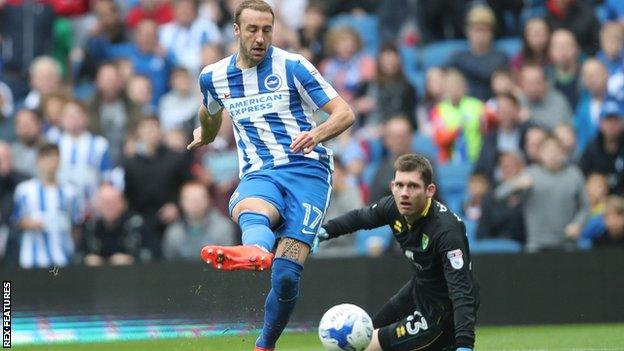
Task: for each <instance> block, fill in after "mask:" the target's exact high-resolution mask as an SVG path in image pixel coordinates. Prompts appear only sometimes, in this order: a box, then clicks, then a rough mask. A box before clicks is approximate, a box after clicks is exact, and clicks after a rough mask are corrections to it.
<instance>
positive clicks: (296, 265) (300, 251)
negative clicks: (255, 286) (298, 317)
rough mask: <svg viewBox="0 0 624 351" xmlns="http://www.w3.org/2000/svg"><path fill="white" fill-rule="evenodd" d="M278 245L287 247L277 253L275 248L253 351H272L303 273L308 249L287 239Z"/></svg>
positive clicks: (289, 313) (293, 301) (297, 293)
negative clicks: (262, 312) (260, 323)
mask: <svg viewBox="0 0 624 351" xmlns="http://www.w3.org/2000/svg"><path fill="white" fill-rule="evenodd" d="M280 246H282V247H284V246H285V247H286V248H283V249H282V250H280V248H279V247H278V250H277V252H278V256H279V257H277V258H275V260H274V261H273V269H272V274H271V291H270V292H269V295H268V296H267V299H266V302H265V305H264V325H263V326H262V333H261V334H260V337H259V338H258V340H257V341H256V348H255V351H265V350H269V351H270V350H273V349H274V348H275V343H276V342H277V339H278V338H279V337H280V335H281V334H282V332H283V331H284V328H285V327H286V324H288V320H289V319H290V315H291V314H292V312H293V310H294V308H295V304H296V303H297V298H298V297H299V278H300V277H301V271H303V265H302V264H301V263H300V262H303V261H304V260H305V257H306V256H307V250H308V247H307V246H306V244H304V243H302V242H300V241H297V240H294V239H290V238H286V239H284V240H282V242H281V243H280Z"/></svg>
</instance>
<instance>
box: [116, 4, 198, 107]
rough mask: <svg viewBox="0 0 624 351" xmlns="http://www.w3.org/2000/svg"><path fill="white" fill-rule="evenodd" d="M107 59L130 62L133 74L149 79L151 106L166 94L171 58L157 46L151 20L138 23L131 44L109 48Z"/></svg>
mask: <svg viewBox="0 0 624 351" xmlns="http://www.w3.org/2000/svg"><path fill="white" fill-rule="evenodd" d="M144 1H145V0H144ZM198 56H199V53H198ZM107 57H109V58H112V59H119V58H121V59H128V60H130V62H131V63H132V68H133V70H134V73H136V74H142V75H145V76H146V77H148V78H149V79H150V81H151V82H152V87H153V96H152V105H154V106H156V104H157V102H158V100H159V99H160V97H161V96H162V95H163V94H165V93H166V92H167V83H168V82H169V71H170V69H171V57H170V56H168V55H167V53H166V52H165V51H164V50H163V49H162V48H161V47H159V46H158V24H157V23H156V22H154V21H152V20H142V21H141V22H139V24H138V25H137V26H136V29H135V30H134V37H133V42H132V43H128V44H118V45H113V46H111V47H110V48H109V50H108V51H107Z"/></svg>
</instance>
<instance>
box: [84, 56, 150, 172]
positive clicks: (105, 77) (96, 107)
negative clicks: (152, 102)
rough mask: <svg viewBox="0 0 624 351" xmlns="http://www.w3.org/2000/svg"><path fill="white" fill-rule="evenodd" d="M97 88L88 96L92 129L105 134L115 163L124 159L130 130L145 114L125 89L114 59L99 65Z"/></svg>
mask: <svg viewBox="0 0 624 351" xmlns="http://www.w3.org/2000/svg"><path fill="white" fill-rule="evenodd" d="M95 84H96V87H97V90H96V92H95V94H94V95H93V97H92V98H91V99H89V101H88V103H87V108H88V109H89V115H90V116H91V118H89V130H91V131H92V132H93V133H95V134H99V135H102V136H104V138H106V140H108V142H109V145H110V156H111V160H112V162H113V163H114V164H119V162H120V161H121V148H122V145H123V140H124V138H125V136H126V132H127V131H128V130H134V129H135V128H136V125H137V123H138V121H139V120H140V119H141V117H142V113H141V111H140V110H139V107H138V106H137V105H135V104H134V103H132V101H130V98H128V96H127V95H126V94H125V92H124V86H123V85H122V81H121V77H120V73H119V69H118V68H117V66H116V65H115V64H113V63H104V64H102V65H101V66H100V67H99V68H98V73H97V79H96V82H95Z"/></svg>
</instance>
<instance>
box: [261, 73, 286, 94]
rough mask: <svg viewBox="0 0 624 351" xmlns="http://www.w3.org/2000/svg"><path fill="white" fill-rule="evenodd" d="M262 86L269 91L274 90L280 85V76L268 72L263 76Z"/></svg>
mask: <svg viewBox="0 0 624 351" xmlns="http://www.w3.org/2000/svg"><path fill="white" fill-rule="evenodd" d="M264 86H265V87H266V88H267V89H268V90H270V91H276V90H277V89H279V88H280V87H281V86H282V78H280V76H278V75H277V74H269V75H268V76H267V77H266V78H264Z"/></svg>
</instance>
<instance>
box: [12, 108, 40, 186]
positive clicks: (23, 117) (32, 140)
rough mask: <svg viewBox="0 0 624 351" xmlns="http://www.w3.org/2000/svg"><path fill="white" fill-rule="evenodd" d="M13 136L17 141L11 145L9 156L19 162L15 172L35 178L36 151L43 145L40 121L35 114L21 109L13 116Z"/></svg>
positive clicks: (16, 164)
mask: <svg viewBox="0 0 624 351" xmlns="http://www.w3.org/2000/svg"><path fill="white" fill-rule="evenodd" d="M15 135H16V136H17V141H15V142H13V143H11V155H12V156H13V158H14V159H16V160H19V162H16V163H15V170H16V171H18V172H20V173H23V174H25V175H27V176H28V177H35V176H36V175H37V150H38V149H39V147H40V146H41V145H42V144H43V143H44V140H43V135H42V130H41V120H40V119H39V116H38V115H37V112H35V111H33V110H28V109H22V110H19V111H17V113H16V114H15Z"/></svg>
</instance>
